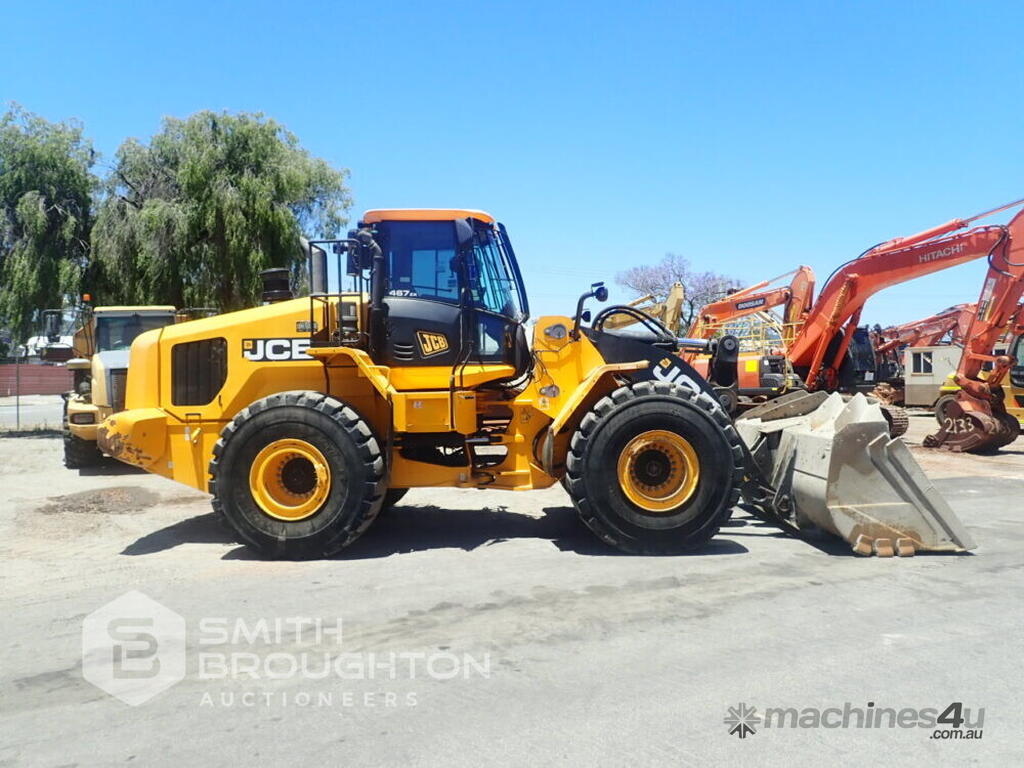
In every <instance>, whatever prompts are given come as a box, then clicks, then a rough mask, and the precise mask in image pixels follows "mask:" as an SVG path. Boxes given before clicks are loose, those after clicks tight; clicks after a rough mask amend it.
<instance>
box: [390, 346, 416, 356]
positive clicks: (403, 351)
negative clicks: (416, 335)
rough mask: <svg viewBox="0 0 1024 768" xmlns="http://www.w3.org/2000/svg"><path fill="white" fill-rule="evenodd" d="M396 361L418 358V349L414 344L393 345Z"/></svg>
mask: <svg viewBox="0 0 1024 768" xmlns="http://www.w3.org/2000/svg"><path fill="white" fill-rule="evenodd" d="M391 349H392V351H393V353H394V356H395V359H396V360H412V359H413V358H415V357H416V347H414V346H413V345H412V344H399V343H398V342H397V341H396V342H395V343H394V344H392V345H391Z"/></svg>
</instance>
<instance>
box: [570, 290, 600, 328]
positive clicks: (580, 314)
mask: <svg viewBox="0 0 1024 768" xmlns="http://www.w3.org/2000/svg"><path fill="white" fill-rule="evenodd" d="M587 299H597V300H598V301H607V300H608V289H607V288H605V287H604V283H591V285H590V290H589V291H587V292H586V293H584V294H583V295H582V296H580V300H579V301H578V302H576V318H575V320H573V324H572V334H571V336H572V339H573V341H575V340H576V339H578V338H579V337H580V321H581V320H586V321H587V322H590V313H589V312H584V311H583V304H584V302H586V300H587Z"/></svg>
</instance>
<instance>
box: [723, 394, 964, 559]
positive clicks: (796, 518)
mask: <svg viewBox="0 0 1024 768" xmlns="http://www.w3.org/2000/svg"><path fill="white" fill-rule="evenodd" d="M736 429H737V431H738V432H739V433H740V436H741V437H742V439H743V441H744V442H745V443H746V444H747V447H748V448H749V450H750V453H751V457H752V459H753V462H754V465H755V467H756V470H757V471H759V472H760V474H761V476H762V483H763V485H764V486H766V487H767V488H768V489H769V493H768V494H767V495H766V496H765V497H764V498H763V499H762V500H761V505H762V506H766V507H767V508H770V511H771V512H772V513H774V515H775V516H777V517H778V522H780V523H781V524H782V525H783V526H786V527H790V528H795V529H797V530H805V529H807V528H811V527H816V528H820V529H822V530H825V531H828V532H829V533H832V534H835V535H836V536H839V537H841V538H843V539H845V540H846V541H847V542H848V543H849V544H850V545H851V547H852V548H853V550H854V552H857V553H858V554H862V555H871V554H876V555H880V556H892V555H901V556H907V555H913V554H914V553H915V552H918V551H923V550H933V551H947V552H958V551H962V550H967V549H973V548H974V547H975V544H974V541H973V540H972V539H971V536H970V534H968V532H967V530H966V529H965V528H964V526H963V524H962V523H961V522H960V520H959V519H958V518H957V516H956V514H955V513H954V512H953V510H952V509H951V508H950V506H949V504H948V503H947V502H946V500H945V499H944V498H943V497H942V496H941V495H940V494H939V492H938V491H937V490H936V489H935V486H933V485H932V483H931V481H930V480H928V478H927V477H926V476H925V474H924V472H923V471H922V470H921V468H920V467H919V466H918V464H917V462H916V461H915V460H914V457H913V456H912V455H911V453H910V451H909V450H908V449H907V447H906V446H905V445H904V444H903V442H902V441H901V440H899V439H893V438H891V437H890V436H889V425H888V423H887V421H886V419H885V417H884V416H883V415H882V412H881V410H880V408H879V406H878V405H877V404H876V403H869V402H868V400H867V399H866V398H865V397H864V396H863V395H855V396H854V397H853V398H851V399H849V400H846V399H844V398H843V396H842V395H840V394H838V393H833V394H831V395H829V394H826V393H824V392H813V393H807V392H795V393H793V394H791V395H786V396H784V397H781V398H778V399H777V400H773V401H771V402H769V403H767V404H765V405H763V406H759V407H758V408H754V409H752V410H751V411H748V412H747V413H746V414H745V415H744V416H742V417H741V418H739V419H737V421H736Z"/></svg>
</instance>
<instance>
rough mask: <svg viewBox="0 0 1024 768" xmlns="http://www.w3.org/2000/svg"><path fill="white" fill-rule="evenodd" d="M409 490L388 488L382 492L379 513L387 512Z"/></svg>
mask: <svg viewBox="0 0 1024 768" xmlns="http://www.w3.org/2000/svg"><path fill="white" fill-rule="evenodd" d="M408 492H409V489H408V488H390V489H388V491H387V493H385V494H384V503H383V504H382V505H381V508H380V511H381V513H384V512H387V511H388V510H389V509H391V508H392V507H393V506H395V504H397V503H398V502H400V501H401V500H402V499H403V497H404V496H405V494H407V493H408Z"/></svg>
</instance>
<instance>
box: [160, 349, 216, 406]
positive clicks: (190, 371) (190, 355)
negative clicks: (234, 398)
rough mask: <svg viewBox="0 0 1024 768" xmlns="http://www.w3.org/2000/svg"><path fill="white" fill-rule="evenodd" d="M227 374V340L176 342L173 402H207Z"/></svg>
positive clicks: (172, 357)
mask: <svg viewBox="0 0 1024 768" xmlns="http://www.w3.org/2000/svg"><path fill="white" fill-rule="evenodd" d="M227 377H228V343H227V341H226V340H225V339H203V340H202V341H189V342H186V343H184V344H175V345H174V347H173V348H172V349H171V402H172V403H174V405H206V404H207V403H209V402H210V401H212V400H213V398H215V397H216V396H217V393H218V392H220V388H221V387H223V386H224V382H225V381H226V380H227Z"/></svg>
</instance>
